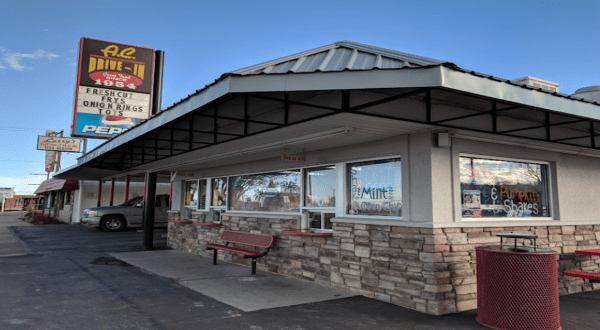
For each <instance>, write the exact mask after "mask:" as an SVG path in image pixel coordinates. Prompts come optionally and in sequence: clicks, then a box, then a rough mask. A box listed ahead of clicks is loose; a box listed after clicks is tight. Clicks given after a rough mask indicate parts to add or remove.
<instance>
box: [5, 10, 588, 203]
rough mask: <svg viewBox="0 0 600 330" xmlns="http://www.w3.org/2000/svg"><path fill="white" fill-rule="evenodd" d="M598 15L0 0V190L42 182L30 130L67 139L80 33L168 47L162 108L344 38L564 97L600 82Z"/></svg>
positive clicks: (39, 154) (66, 160) (70, 157)
mask: <svg viewBox="0 0 600 330" xmlns="http://www.w3.org/2000/svg"><path fill="white" fill-rule="evenodd" d="M599 17H600V1H598V0H589V1H588V0H584V1H558V2H554V1H529V0H524V1H523V0H522V1H511V0H503V1H481V0H478V1H449V0H444V1H441V0H440V1H400V0H396V1H376V0H370V1H353V0H343V1H337V0H336V1H327V0H318V1H312V0H311V1H291V0H285V1H284V0H279V1H217V0H214V1H191V0H188V1H177V0H173V1H164V0H161V1H155V0H128V1H123V0H118V1H117V0H96V1H86V0H37V1H31V0H2V1H0V100H1V102H0V134H1V136H2V139H1V141H2V143H0V155H1V156H0V187H14V188H15V189H16V191H17V192H18V193H32V192H33V191H34V190H35V188H37V186H35V185H32V184H36V183H40V182H41V181H43V180H44V179H45V178H46V177H45V176H41V175H30V173H44V151H38V150H36V142H37V136H38V135H44V132H45V130H46V129H51V130H58V131H60V130H64V131H65V134H66V135H65V136H68V135H69V132H70V126H71V124H72V116H73V103H74V91H75V84H76V78H75V76H76V71H77V67H76V66H77V53H78V42H79V39H80V38H81V37H89V38H95V39H102V40H107V41H113V42H118V43H124V44H131V45H136V46H142V47H148V48H154V49H160V50H164V51H165V68H164V82H163V99H162V105H163V108H166V107H168V106H170V105H172V104H173V103H175V102H176V101H179V100H180V99H182V98H184V97H186V96H187V95H189V94H191V93H193V92H194V91H196V90H197V89H201V88H203V87H204V86H205V85H207V84H209V83H211V82H213V81H214V80H215V79H217V78H219V77H220V76H221V75H222V74H223V73H226V72H229V71H232V70H236V69H239V68H243V67H247V66H250V65H254V64H258V63H261V62H265V61H269V60H272V59H276V58H279V57H283V56H286V55H291V54H294V53H298V52H302V51H305V50H309V49H312V48H316V47H320V46H324V45H327V44H331V43H334V42H336V41H341V40H350V41H356V42H360V43H363V44H368V45H372V46H378V47H383V48H388V49H392V50H397V51H402V52H406V53H411V54H415V55H420V56H426V57H431V58H434V59H438V60H444V61H449V62H453V63H455V64H457V65H458V66H459V67H462V68H465V69H469V70H475V71H478V72H481V73H485V74H490V75H494V76H497V77H501V78H505V79H514V78H520V77H523V76H534V77H537V78H541V79H545V80H550V81H553V82H556V83H559V85H560V91H561V92H562V93H566V94H572V93H574V92H575V90H576V89H578V88H581V87H587V86H592V85H600V33H599V32H600V19H598V18H599ZM103 142H104V140H90V142H89V144H88V150H91V149H92V148H94V147H96V146H98V145H99V144H101V143H103ZM80 155H81V154H64V155H63V168H65V167H68V166H71V165H73V164H75V163H76V157H78V156H80Z"/></svg>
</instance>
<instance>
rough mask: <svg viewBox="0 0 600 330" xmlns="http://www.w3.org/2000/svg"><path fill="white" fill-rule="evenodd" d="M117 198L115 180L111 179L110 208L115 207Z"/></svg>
mask: <svg viewBox="0 0 600 330" xmlns="http://www.w3.org/2000/svg"><path fill="white" fill-rule="evenodd" d="M114 197H115V178H112V179H110V201H109V204H108V205H110V206H113V199H114Z"/></svg>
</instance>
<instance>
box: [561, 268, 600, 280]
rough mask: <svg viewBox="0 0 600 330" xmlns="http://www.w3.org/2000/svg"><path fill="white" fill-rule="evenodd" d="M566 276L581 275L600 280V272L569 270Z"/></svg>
mask: <svg viewBox="0 0 600 330" xmlns="http://www.w3.org/2000/svg"><path fill="white" fill-rule="evenodd" d="M565 276H570V277H581V278H587V279H590V280H600V273H590V272H580V271H574V270H573V271H568V272H565Z"/></svg>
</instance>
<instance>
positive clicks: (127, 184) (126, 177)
mask: <svg viewBox="0 0 600 330" xmlns="http://www.w3.org/2000/svg"><path fill="white" fill-rule="evenodd" d="M129 180H130V176H129V174H128V175H126V176H125V201H128V200H129Z"/></svg>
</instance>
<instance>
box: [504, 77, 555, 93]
mask: <svg viewBox="0 0 600 330" xmlns="http://www.w3.org/2000/svg"><path fill="white" fill-rule="evenodd" d="M511 82H514V83H517V84H526V85H529V86H533V87H539V88H541V89H543V90H547V91H549V92H558V84H557V83H555V82H551V81H548V80H543V79H540V78H535V77H530V76H527V77H523V78H517V79H512V80H511Z"/></svg>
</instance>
